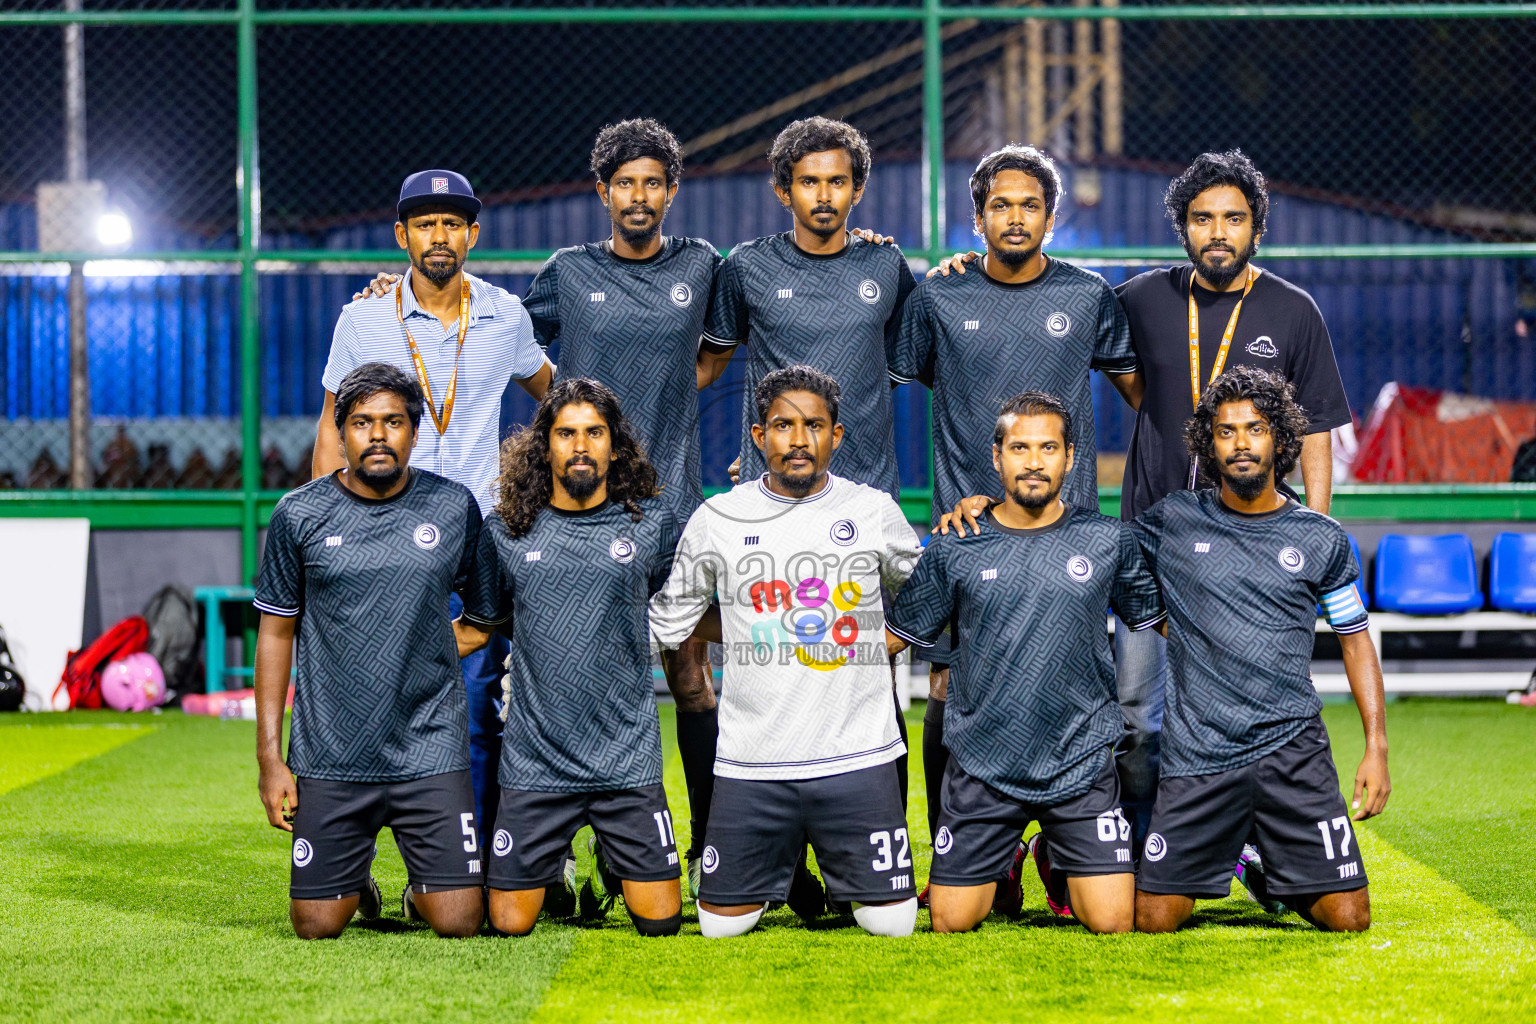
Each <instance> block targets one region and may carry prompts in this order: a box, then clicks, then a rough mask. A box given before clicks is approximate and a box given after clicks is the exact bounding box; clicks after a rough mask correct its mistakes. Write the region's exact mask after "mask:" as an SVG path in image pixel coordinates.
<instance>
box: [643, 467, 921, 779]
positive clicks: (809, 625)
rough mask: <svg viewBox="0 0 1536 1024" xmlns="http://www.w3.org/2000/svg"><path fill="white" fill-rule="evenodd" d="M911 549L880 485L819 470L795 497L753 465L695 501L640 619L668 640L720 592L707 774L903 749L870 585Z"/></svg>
mask: <svg viewBox="0 0 1536 1024" xmlns="http://www.w3.org/2000/svg"><path fill="white" fill-rule="evenodd" d="M921 553H922V548H921V547H920V546H919V544H918V539H917V536H916V535H915V534H914V532H913V530H912V527H911V526H910V525H908V523H907V521H906V519H905V518H904V517H903V516H902V514H901V509H900V508H899V507H898V506H897V504H896V503H895V502H894V501H892V500H891V498H890V496H889V495H887V494H886V493H885V492H884V491H877V490H875V489H874V488H872V487H866V486H864V485H863V484H856V483H854V482H853V481H851V480H845V479H843V478H841V477H837V476H833V475H831V474H828V476H827V483H826V486H825V487H823V488H822V489H821V490H820V491H818V492H817V493H815V494H813V495H811V496H809V497H806V498H801V499H798V500H797V499H793V498H786V497H782V496H780V495H777V494H774V493H773V492H771V491H770V490H768V487H767V485H766V483H765V482H764V481H763V479H761V478H759V479H757V480H752V481H748V482H746V483H743V484H739V485H738V486H736V487H734V488H732V489H731V490H730V491H728V492H726V493H724V494H719V495H716V496H715V497H713V498H710V499H709V500H708V501H706V502H705V503H704V504H703V505H701V506H699V508H698V510H697V511H695V512H694V513H693V516H692V517H691V518H690V519H689V520H688V526H687V528H686V529H684V531H683V536H682V540H681V541H680V542H679V544H678V547H677V558H676V560H675V561H674V562H673V565H672V573H671V575H670V576H669V577H668V579H667V582H666V585H665V586H664V587H662V589H661V590H660V591H658V592H657V594H656V595H655V596H654V597H653V598H651V632H652V634H653V635H654V638H655V640H656V642H657V643H658V644H659V645H661V646H662V647H666V648H675V647H677V646H678V645H679V644H681V643H682V642H683V641H684V640H686V639H687V638H688V636H689V635H690V634H691V633H692V632H693V629H694V626H696V625H697V624H698V621H699V619H700V618H701V617H702V616H703V615H704V612H705V611H706V610H707V609H708V607H709V605H710V602H711V601H719V603H720V621H721V629H722V637H723V639H724V641H725V643H724V646H725V678H724V683H723V686H722V689H721V696H720V740H719V744H718V746H717V748H716V753H715V774H717V775H723V776H725V777H727V778H732V779H814V778H819V777H821V776H825V775H841V774H843V773H845V772H851V771H857V770H859V769H861V768H869V767H872V766H874V765H879V764H885V763H887V762H889V761H894V760H895V759H896V758H898V757H900V756H901V755H902V754H903V753H905V752H906V748H905V747H904V746H903V744H902V742H901V736H900V733H899V732H898V731H897V728H896V708H895V703H894V701H893V700H892V693H891V666H890V660H889V659H888V657H887V656H886V653H885V610H884V605H883V603H882V600H881V587H882V585H883V586H884V587H885V589H886V590H888V591H890V592H892V593H894V592H895V591H896V590H897V589H899V588H900V587H901V585H902V584H903V583H904V582H906V579H907V577H908V576H910V575H911V573H912V569H913V566H914V565H915V564H916V562H917V557H918V555H919V554H921Z"/></svg>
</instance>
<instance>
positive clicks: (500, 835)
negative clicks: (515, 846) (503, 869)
mask: <svg viewBox="0 0 1536 1024" xmlns="http://www.w3.org/2000/svg"><path fill="white" fill-rule="evenodd" d="M491 849H493V850H495V851H496V856H498V857H505V856H506V855H507V854H509V853H511V852H512V833H511V832H508V831H507V830H506V829H504V828H499V829H497V830H496V838H495V839H493V840H491Z"/></svg>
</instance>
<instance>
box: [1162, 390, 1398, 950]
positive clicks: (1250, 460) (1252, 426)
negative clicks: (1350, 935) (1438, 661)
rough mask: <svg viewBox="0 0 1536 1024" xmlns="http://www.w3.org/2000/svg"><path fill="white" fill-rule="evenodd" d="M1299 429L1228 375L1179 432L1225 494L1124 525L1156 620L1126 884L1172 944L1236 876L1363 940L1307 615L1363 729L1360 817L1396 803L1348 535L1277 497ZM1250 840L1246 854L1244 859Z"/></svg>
mask: <svg viewBox="0 0 1536 1024" xmlns="http://www.w3.org/2000/svg"><path fill="white" fill-rule="evenodd" d="M1306 426H1307V417H1306V415H1305V413H1303V412H1302V410H1301V409H1299V408H1298V407H1297V405H1296V402H1295V399H1294V398H1293V397H1292V391H1291V385H1290V384H1288V383H1286V382H1285V380H1284V379H1283V378H1281V377H1279V376H1277V375H1275V374H1271V373H1267V372H1265V371H1263V370H1258V369H1254V368H1252V367H1246V366H1240V367H1236V368H1234V369H1232V370H1229V371H1227V372H1226V373H1225V374H1223V375H1222V376H1220V377H1217V378H1216V379H1215V380H1214V381H1212V382H1211V385H1210V387H1209V388H1208V389H1207V390H1206V392H1205V394H1203V395H1202V396H1201V397H1200V401H1199V403H1198V405H1197V406H1196V408H1195V415H1194V418H1193V419H1191V420H1190V422H1189V424H1188V426H1186V428H1185V440H1186V442H1187V443H1188V445H1189V450H1190V453H1191V455H1192V456H1193V457H1194V458H1195V460H1196V461H1197V463H1198V465H1199V468H1200V470H1201V472H1202V473H1203V474H1204V475H1205V476H1206V477H1207V479H1209V480H1219V481H1220V488H1219V489H1212V488H1207V489H1204V490H1196V491H1175V492H1174V493H1173V494H1171V495H1169V496H1168V497H1166V498H1164V499H1163V500H1162V501H1160V502H1158V503H1157V504H1156V505H1154V506H1152V507H1151V508H1150V509H1148V510H1147V511H1146V512H1144V513H1142V515H1141V516H1140V517H1139V518H1138V519H1137V520H1136V522H1135V524H1134V528H1135V530H1136V533H1137V537H1138V539H1139V540H1140V542H1141V546H1142V550H1143V552H1144V553H1145V555H1146V558H1147V563H1148V564H1149V565H1150V566H1151V568H1152V572H1153V574H1154V575H1155V576H1156V577H1157V580H1158V582H1159V584H1161V586H1162V591H1163V599H1164V600H1165V601H1166V602H1167V606H1168V623H1167V634H1168V667H1169V686H1168V710H1167V714H1166V716H1165V718H1164V720H1163V762H1162V777H1161V779H1160V781H1159V782H1158V787H1157V802H1156V804H1155V805H1154V807H1153V810H1152V823H1151V831H1150V833H1149V834H1148V836H1147V843H1146V849H1145V852H1144V853H1143V855H1142V860H1141V866H1140V872H1139V874H1138V876H1137V880H1136V886H1137V890H1138V891H1137V894H1136V927H1137V928H1138V929H1139V930H1141V931H1149V932H1165V931H1172V930H1173V929H1175V928H1177V927H1178V926H1179V925H1180V924H1181V923H1183V922H1184V921H1185V920H1186V919H1187V918H1188V917H1189V915H1190V913H1191V912H1192V911H1193V909H1194V903H1195V900H1196V899H1217V898H1220V897H1223V896H1226V895H1227V893H1228V890H1229V884H1230V879H1231V877H1232V865H1233V863H1234V862H1238V864H1239V871H1240V873H1241V877H1242V879H1243V882H1244V884H1245V885H1246V886H1247V887H1248V889H1249V891H1250V893H1252V894H1253V896H1254V897H1255V899H1257V900H1259V901H1260V902H1261V903H1265V904H1267V905H1273V906H1278V907H1279V909H1283V908H1284V907H1287V906H1288V907H1290V908H1291V909H1293V910H1295V911H1296V912H1297V913H1299V914H1300V915H1301V916H1302V917H1304V918H1306V919H1307V920H1308V921H1310V922H1312V923H1313V924H1314V925H1316V926H1317V927H1319V928H1323V929H1326V930H1329V931H1363V930H1364V929H1366V928H1368V927H1370V923H1371V903H1370V893H1369V890H1368V889H1367V887H1366V878H1365V867H1364V865H1363V864H1362V863H1361V859H1360V850H1359V847H1358V846H1357V845H1356V843H1355V834H1354V831H1353V829H1352V828H1351V826H1350V818H1349V811H1348V809H1347V808H1346V807H1345V806H1344V798H1343V797H1342V796H1341V795H1340V793H1339V780H1338V775H1337V773H1336V772H1335V770H1334V766H1333V753H1332V751H1331V750H1330V748H1329V745H1328V733H1327V731H1326V730H1325V729H1324V728H1323V721H1322V717H1321V716H1320V714H1319V712H1320V711H1321V710H1322V704H1321V702H1320V701H1319V700H1318V698H1317V691H1316V690H1315V689H1314V687H1313V685H1312V679H1311V675H1310V664H1311V658H1312V643H1313V629H1314V624H1315V622H1316V612H1315V608H1316V606H1317V605H1318V603H1319V602H1321V604H1322V606H1323V611H1324V613H1325V614H1326V615H1327V617H1328V621H1329V623H1330V624H1331V625H1332V626H1333V629H1334V631H1335V632H1336V633H1338V634H1339V644H1340V646H1341V647H1342V648H1343V651H1344V668H1345V671H1346V672H1347V673H1348V675H1349V688H1350V691H1351V692H1352V693H1353V694H1354V698H1355V704H1356V705H1357V706H1358V707H1359V710H1360V720H1361V723H1362V724H1363V725H1364V727H1365V757H1364V759H1363V760H1362V761H1361V762H1360V767H1359V769H1358V770H1357V771H1356V773H1355V786H1354V807H1355V808H1356V811H1357V813H1356V815H1355V820H1356V821H1360V820H1362V819H1365V818H1369V817H1371V816H1372V815H1375V814H1379V813H1380V812H1381V810H1382V808H1383V807H1384V806H1385V805H1386V802H1387V794H1388V793H1389V792H1390V791H1391V782H1390V781H1389V779H1388V777H1387V735H1386V723H1385V715H1384V712H1383V710H1382V706H1383V703H1384V700H1383V697H1382V682H1381V666H1380V664H1379V663H1378V661H1377V659H1376V651H1375V648H1373V647H1372V646H1371V642H1370V640H1369V638H1368V637H1367V635H1366V632H1365V630H1366V625H1367V620H1366V613H1365V606H1364V605H1363V604H1361V602H1360V598H1359V595H1358V594H1357V593H1356V591H1355V588H1354V581H1355V580H1356V579H1358V578H1359V576H1360V570H1359V568H1358V566H1356V565H1355V558H1354V555H1353V554H1352V553H1351V551H1350V548H1349V537H1348V536H1347V535H1346V534H1345V533H1344V530H1343V529H1342V528H1341V527H1340V526H1339V524H1338V523H1337V522H1335V521H1334V520H1332V519H1330V518H1328V517H1327V516H1325V515H1321V514H1319V513H1316V512H1313V511H1311V510H1309V509H1308V508H1307V507H1306V506H1304V505H1300V504H1297V503H1296V502H1295V501H1294V500H1291V499H1289V498H1287V497H1285V496H1284V495H1282V494H1280V493H1278V492H1277V491H1276V490H1275V480H1276V479H1277V478H1280V477H1283V476H1284V475H1285V474H1286V473H1288V472H1290V470H1291V469H1292V468H1294V467H1295V465H1296V459H1297V456H1298V455H1299V454H1300V452H1301V439H1302V435H1303V433H1304V432H1305V430H1306ZM1362 800H1363V804H1362ZM1250 835H1252V836H1254V837H1255V840H1256V843H1257V849H1256V850H1255V849H1253V848H1251V847H1250V848H1247V849H1245V847H1244V844H1245V842H1246V841H1247V840H1248V838H1249V836H1250ZM1239 858H1241V860H1240V859H1239Z"/></svg>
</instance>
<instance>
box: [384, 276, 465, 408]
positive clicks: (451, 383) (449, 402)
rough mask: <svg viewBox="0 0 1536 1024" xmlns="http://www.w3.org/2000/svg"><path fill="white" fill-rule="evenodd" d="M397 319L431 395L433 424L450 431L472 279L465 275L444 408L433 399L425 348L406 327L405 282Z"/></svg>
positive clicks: (398, 296) (397, 304) (398, 290)
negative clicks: (457, 344) (457, 334)
mask: <svg viewBox="0 0 1536 1024" xmlns="http://www.w3.org/2000/svg"><path fill="white" fill-rule="evenodd" d="M395 319H397V320H399V321H400V329H401V330H403V331H404V332H405V343H406V345H408V346H409V347H410V350H411V363H412V364H413V365H414V366H415V367H416V379H417V380H419V381H420V382H421V390H422V392H423V393H424V394H425V395H426V396H427V411H428V412H430V413H431V414H432V425H433V426H434V427H436V428H437V433H438V436H439V437H441V436H442V435H443V434H444V433H445V432H446V431H447V430H448V421H449V420H451V419H452V418H453V396H454V394H455V392H457V391H458V389H459V356H461V355H463V353H464V334H465V332H466V331H468V330H469V278H468V277H467V276H466V277H465V278H464V288H463V290H462V291H461V292H459V347H458V350H457V351H455V352H454V353H453V374H452V376H450V377H449V378H448V394H447V395H446V396H445V397H444V398H443V408H442V410H441V411H439V410H438V408H437V403H436V402H434V401H433V400H432V381H431V379H430V378H429V377H428V376H427V364H426V363H424V362H423V361H422V359H421V349H419V348H417V347H416V339H415V338H413V337H411V329H410V328H409V327H407V326H405V282H404V281H401V282H400V283H399V284H398V285H396V286H395Z"/></svg>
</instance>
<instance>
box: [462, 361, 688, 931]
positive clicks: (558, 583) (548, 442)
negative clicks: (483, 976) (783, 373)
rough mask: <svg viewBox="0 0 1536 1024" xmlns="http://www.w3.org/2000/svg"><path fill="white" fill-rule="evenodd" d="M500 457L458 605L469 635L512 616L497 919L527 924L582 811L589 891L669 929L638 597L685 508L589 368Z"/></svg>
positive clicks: (651, 580) (554, 390)
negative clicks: (595, 851)
mask: <svg viewBox="0 0 1536 1024" xmlns="http://www.w3.org/2000/svg"><path fill="white" fill-rule="evenodd" d="M502 466H503V468H502V474H501V479H500V481H499V483H498V489H499V493H500V497H499V499H498V501H497V503H496V510H495V513H494V514H493V515H492V516H491V518H490V519H489V520H487V522H486V526H485V529H484V530H482V531H481V534H480V543H479V547H478V549H477V551H476V559H475V568H474V571H473V573H472V574H471V577H470V582H469V585H468V587H467V588H466V591H465V596H464V614H463V615H462V616H461V617H460V619H459V620H458V621H457V623H456V628H457V632H458V634H459V649H460V652H461V653H468V652H469V651H471V650H474V649H477V648H478V647H480V646H482V645H484V644H485V643H486V642H487V641H488V640H489V639H490V637H491V634H492V633H493V632H494V631H496V630H497V629H498V628H500V629H504V630H505V629H510V632H511V642H512V643H511V647H512V652H511V656H510V657H509V659H508V661H507V676H506V677H505V679H504V682H503V685H504V698H505V709H506V711H505V713H506V725H505V729H504V732H503V739H502V752H501V765H500V772H499V781H500V784H501V798H500V802H499V808H498V810H497V815H496V822H495V827H494V829H492V830H490V833H489V834H490V841H489V842H488V844H487V846H488V847H489V857H490V862H489V864H488V865H487V870H486V876H487V877H486V881H487V883H488V884H489V886H490V915H491V923H492V924H493V925H494V926H495V927H496V928H497V929H499V930H500V931H502V932H505V933H508V934H511V935H526V934H527V933H528V932H530V931H532V929H533V926H534V923H535V921H536V920H537V918H538V915H539V911H540V909H542V907H543V905H544V895H545V888H546V887H547V886H550V885H554V884H556V883H558V882H560V881H561V876H562V873H563V871H564V866H565V863H566V856H567V854H568V853H569V851H570V846H571V840H572V839H573V838H575V835H576V832H577V831H578V830H579V829H580V828H581V827H582V826H583V825H591V826H592V828H593V831H594V832H595V833H596V834H597V839H598V841H599V842H600V843H601V844H602V851H603V854H604V862H605V863H604V867H603V868H602V869H601V872H595V874H599V877H596V878H589V879H588V880H587V884H586V887H584V888H583V890H582V898H583V900H582V901H583V903H584V904H585V905H586V906H587V907H589V908H591V909H592V910H605V909H606V906H607V904H608V903H610V902H611V901H612V900H613V899H614V898H615V897H616V896H617V895H618V891H619V890H620V889H622V892H623V896H624V902H625V906H626V908H627V909H628V911H629V914H630V917H631V919H633V921H634V922H635V927H636V928H637V929H638V930H639V931H640V933H641V934H642V935H672V934H675V933H676V932H677V930H678V927H679V923H680V922H681V920H682V917H681V913H682V906H681V896H680V894H679V891H678V884H677V882H678V878H679V870H678V855H677V846H676V841H675V839H674V837H673V832H672V814H671V811H669V810H668V808H667V795H666V792H665V791H664V790H663V789H662V785H661V731H660V728H659V725H658V723H657V719H656V704H655V698H654V696H653V693H652V685H651V659H650V651H651V646H650V634H649V626H648V618H647V614H648V613H647V601H649V599H650V597H651V595H652V594H654V593H655V592H656V591H657V590H659V589H660V588H661V585H662V583H663V582H664V581H665V580H666V578H667V573H668V572H669V571H670V570H671V567H672V555H673V551H674V549H675V548H676V546H677V538H678V522H677V518H676V517H675V515H674V514H673V512H672V510H671V508H670V506H669V505H667V504H666V503H665V502H663V501H662V500H661V499H660V498H658V497H657V486H656V470H655V469H654V468H653V467H652V466H651V464H650V462H649V461H648V460H647V459H646V457H645V453H644V451H643V450H642V449H641V447H640V444H639V442H638V441H637V440H636V439H635V433H634V430H633V429H632V428H631V427H630V425H629V424H628V423H627V422H626V421H625V419H624V416H623V414H622V413H621V412H620V410H619V402H618V399H617V398H615V397H614V394H613V392H612V391H610V390H608V388H606V387H604V386H603V385H602V384H599V383H598V382H597V381H594V380H590V379H588V378H583V377H578V378H573V379H570V380H563V381H560V382H558V383H556V384H555V385H554V386H553V387H551V388H550V390H549V393H548V394H547V395H546V396H545V397H544V400H543V401H542V402H540V403H539V408H538V412H537V413H536V414H535V415H534V418H533V423H532V424H530V425H529V426H528V427H526V428H525V429H523V430H522V431H520V432H518V433H517V434H515V435H514V436H513V437H511V438H509V439H508V440H507V442H506V443H505V445H504V446H503V450H502ZM602 876H607V877H602Z"/></svg>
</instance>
